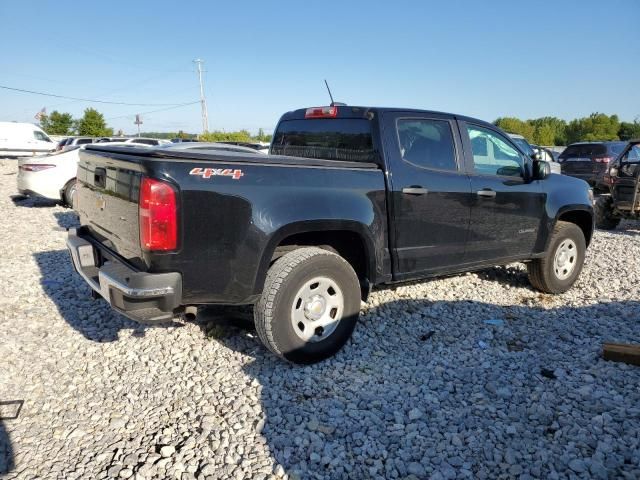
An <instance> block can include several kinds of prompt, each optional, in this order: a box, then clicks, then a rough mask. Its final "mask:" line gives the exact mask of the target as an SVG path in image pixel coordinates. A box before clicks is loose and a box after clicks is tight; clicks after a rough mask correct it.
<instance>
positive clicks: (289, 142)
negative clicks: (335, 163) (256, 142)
mask: <svg viewBox="0 0 640 480" xmlns="http://www.w3.org/2000/svg"><path fill="white" fill-rule="evenodd" d="M271 153H272V154H273V155H287V156H293V157H304V158H322V159H326V160H347V161H353V162H375V161H376V156H375V153H374V149H373V138H372V134H371V122H370V121H369V120H366V119H363V118H314V119H306V120H285V121H283V122H280V125H278V129H277V131H276V133H275V134H274V137H273V142H272V144H271Z"/></svg>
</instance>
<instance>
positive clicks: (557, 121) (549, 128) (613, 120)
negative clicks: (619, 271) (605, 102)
mask: <svg viewBox="0 0 640 480" xmlns="http://www.w3.org/2000/svg"><path fill="white" fill-rule="evenodd" d="M493 123H494V125H496V126H498V127H500V128H501V129H503V130H505V131H506V132H509V133H517V134H520V135H522V136H523V137H525V138H526V139H527V140H528V141H529V142H530V143H533V144H535V145H569V144H570V143H574V142H590V141H607V140H631V139H632V138H640V119H636V120H635V121H633V122H621V121H620V119H619V118H618V116H617V115H606V114H604V113H592V114H591V115H589V116H588V117H582V118H576V119H574V120H571V121H569V122H567V121H566V120H562V119H561V118H557V117H541V118H535V119H530V120H521V119H519V118H516V117H500V118H498V119H496V120H495V121H494V122H493ZM40 126H41V127H42V129H43V130H44V131H45V132H47V133H48V134H50V135H83V136H89V137H108V136H112V135H113V128H110V127H108V126H107V123H106V121H105V119H104V115H102V114H101V113H100V112H98V111H97V110H96V109H94V108H87V109H86V110H85V111H84V114H83V115H82V117H81V118H78V119H74V118H73V117H72V115H71V114H70V113H60V112H58V111H56V110H54V111H53V112H51V114H50V115H42V116H41V118H40ZM142 135H143V136H146V137H153V138H183V139H198V140H201V141H206V142H255V141H259V142H270V141H271V135H267V134H265V133H264V130H262V129H260V130H258V134H257V135H252V134H251V133H250V132H249V131H248V130H244V129H243V130H238V131H234V132H224V131H218V130H216V131H213V132H206V133H204V134H200V135H197V134H194V133H185V132H182V131H179V132H144V133H143V134H142Z"/></svg>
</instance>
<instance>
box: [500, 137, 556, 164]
mask: <svg viewBox="0 0 640 480" xmlns="http://www.w3.org/2000/svg"><path fill="white" fill-rule="evenodd" d="M509 136H510V137H511V139H512V140H513V142H514V143H515V144H516V145H517V146H518V147H520V150H521V151H522V153H524V154H525V155H529V156H530V157H532V158H533V156H534V155H537V156H538V157H537V158H538V160H544V161H545V162H549V166H550V167H551V173H561V171H560V164H559V163H558V162H556V161H555V160H554V158H553V155H548V154H547V152H545V151H540V148H539V147H537V148H535V147H534V146H533V145H531V144H530V143H529V142H528V141H527V139H526V138H524V137H523V136H522V135H519V134H517V133H509Z"/></svg>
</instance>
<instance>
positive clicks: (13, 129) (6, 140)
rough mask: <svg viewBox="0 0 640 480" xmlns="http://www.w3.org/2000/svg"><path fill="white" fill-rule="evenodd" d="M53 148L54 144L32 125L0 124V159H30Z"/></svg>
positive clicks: (39, 129) (38, 128)
mask: <svg viewBox="0 0 640 480" xmlns="http://www.w3.org/2000/svg"><path fill="white" fill-rule="evenodd" d="M55 148H56V142H54V141H53V140H51V139H50V138H49V136H48V135H47V134H46V133H44V132H43V131H42V129H41V128H40V127H38V126H36V125H33V124H32V123H19V122H0V157H30V156H33V155H41V154H43V153H49V152H52V151H53V150H55Z"/></svg>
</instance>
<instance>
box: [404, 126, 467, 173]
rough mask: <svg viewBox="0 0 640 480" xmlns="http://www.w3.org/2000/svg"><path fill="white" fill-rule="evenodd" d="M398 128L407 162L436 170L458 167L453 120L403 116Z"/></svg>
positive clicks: (455, 168)
mask: <svg viewBox="0 0 640 480" xmlns="http://www.w3.org/2000/svg"><path fill="white" fill-rule="evenodd" d="M397 130H398V140H399V144H400V154H401V155H402V159H403V160H404V161H405V162H409V163H411V164H412V165H415V166H418V167H422V168H429V169H434V170H457V168H458V165H457V163H456V157H455V150H454V147H453V135H452V133H451V126H450V125H449V122H447V121H446V120H432V119H416V118H401V119H399V120H398V122H397Z"/></svg>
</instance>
